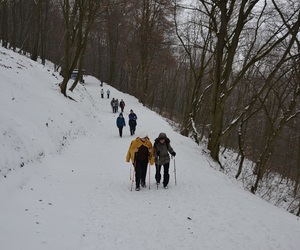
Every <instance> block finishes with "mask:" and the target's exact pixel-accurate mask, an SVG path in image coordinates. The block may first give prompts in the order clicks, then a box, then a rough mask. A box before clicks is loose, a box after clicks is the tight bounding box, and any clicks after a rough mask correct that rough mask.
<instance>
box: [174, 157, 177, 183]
mask: <svg viewBox="0 0 300 250" xmlns="http://www.w3.org/2000/svg"><path fill="white" fill-rule="evenodd" d="M174 175H175V185H177V181H176V164H175V157H174Z"/></svg>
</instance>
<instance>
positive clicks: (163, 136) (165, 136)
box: [158, 133, 167, 140]
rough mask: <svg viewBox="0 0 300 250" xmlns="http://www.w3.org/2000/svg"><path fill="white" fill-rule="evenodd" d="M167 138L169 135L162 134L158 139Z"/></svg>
mask: <svg viewBox="0 0 300 250" xmlns="http://www.w3.org/2000/svg"><path fill="white" fill-rule="evenodd" d="M166 138H167V135H166V134H165V133H160V134H159V135H158V139H160V140H161V139H166Z"/></svg>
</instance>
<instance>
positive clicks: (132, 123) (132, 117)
mask: <svg viewBox="0 0 300 250" xmlns="http://www.w3.org/2000/svg"><path fill="white" fill-rule="evenodd" d="M128 118H129V121H128V123H129V126H130V127H135V126H136V124H137V123H136V120H137V116H136V114H135V113H130V114H129V115H128Z"/></svg>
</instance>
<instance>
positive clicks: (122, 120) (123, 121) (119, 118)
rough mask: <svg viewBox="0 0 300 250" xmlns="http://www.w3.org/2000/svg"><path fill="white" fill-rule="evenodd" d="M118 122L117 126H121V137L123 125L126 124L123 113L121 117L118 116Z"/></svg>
mask: <svg viewBox="0 0 300 250" xmlns="http://www.w3.org/2000/svg"><path fill="white" fill-rule="evenodd" d="M116 123H117V127H118V128H119V135H120V137H122V133H123V127H124V126H126V124H125V119H124V117H123V114H122V113H120V114H119V117H118V118H117V121H116Z"/></svg>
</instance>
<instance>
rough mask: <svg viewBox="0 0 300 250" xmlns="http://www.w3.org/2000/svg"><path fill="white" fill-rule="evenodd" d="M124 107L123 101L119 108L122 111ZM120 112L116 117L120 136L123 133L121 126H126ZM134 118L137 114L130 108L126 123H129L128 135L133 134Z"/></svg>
mask: <svg viewBox="0 0 300 250" xmlns="http://www.w3.org/2000/svg"><path fill="white" fill-rule="evenodd" d="M122 101H123V100H121V102H122ZM123 102H124V101H123ZM124 107H125V103H124V106H123V108H122V107H121V109H122V110H123V111H124ZM123 111H122V112H123ZM122 112H121V113H120V114H119V117H118V118H117V121H116V123H117V127H118V129H119V135H120V137H122V134H123V127H125V126H126V123H125V119H124V116H123V113H122ZM136 120H137V115H136V114H135V113H134V112H133V110H132V109H131V110H130V113H129V115H128V124H129V130H130V135H134V134H135V129H136V125H137V122H136Z"/></svg>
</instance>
